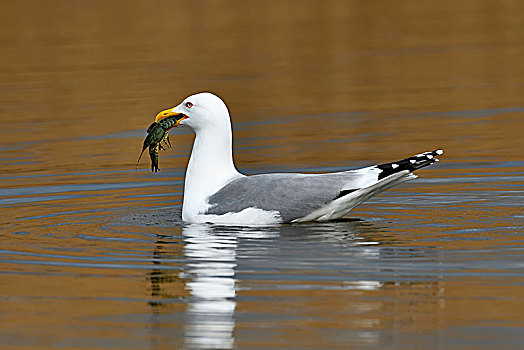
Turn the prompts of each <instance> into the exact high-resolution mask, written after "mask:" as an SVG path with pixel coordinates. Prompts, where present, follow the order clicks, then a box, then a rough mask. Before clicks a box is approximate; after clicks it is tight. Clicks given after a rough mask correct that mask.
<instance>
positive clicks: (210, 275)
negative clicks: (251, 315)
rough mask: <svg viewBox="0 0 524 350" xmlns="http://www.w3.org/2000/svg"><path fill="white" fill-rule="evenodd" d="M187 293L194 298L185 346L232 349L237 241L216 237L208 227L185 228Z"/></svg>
mask: <svg viewBox="0 0 524 350" xmlns="http://www.w3.org/2000/svg"><path fill="white" fill-rule="evenodd" d="M183 232H184V236H185V241H186V246H185V249H184V254H185V256H186V258H187V273H188V274H189V276H190V279H191V281H190V282H187V285H186V286H187V289H188V290H189V291H190V293H191V298H190V300H189V303H188V308H187V319H186V325H185V337H186V345H187V346H188V347H189V348H198V349H210V348H214V349H231V348H233V345H234V338H233V330H234V329H235V321H234V312H235V306H236V301H235V295H236V292H235V267H236V266H237V262H236V251H235V250H236V247H237V238H236V237H235V236H233V235H219V234H215V233H214V232H213V231H212V229H211V228H210V227H208V226H205V225H189V226H187V227H185V228H184V231H183Z"/></svg>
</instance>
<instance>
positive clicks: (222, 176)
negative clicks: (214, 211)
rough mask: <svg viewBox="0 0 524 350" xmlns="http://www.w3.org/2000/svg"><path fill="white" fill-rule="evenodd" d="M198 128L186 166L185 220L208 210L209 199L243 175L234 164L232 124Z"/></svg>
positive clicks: (183, 210)
mask: <svg viewBox="0 0 524 350" xmlns="http://www.w3.org/2000/svg"><path fill="white" fill-rule="evenodd" d="M226 124H227V125H220V126H219V127H208V128H203V129H197V130H195V134H196V137H195V142H194V143H193V151H192V152H191V157H190V159H189V164H188V165H187V171H186V179H185V185H184V204H183V208H182V219H183V220H184V221H188V222H190V221H194V220H192V218H193V217H194V216H195V215H197V214H199V213H202V212H203V211H205V210H206V209H207V205H208V204H207V199H208V198H209V196H211V195H212V194H214V193H215V192H216V191H218V190H219V189H221V188H222V187H224V186H225V185H226V184H228V183H229V182H230V181H232V180H234V179H236V178H238V177H242V176H244V175H242V174H240V173H239V172H238V171H237V169H236V168H235V165H234V163H233V147H232V146H233V141H232V136H231V124H230V123H229V122H228V123H226Z"/></svg>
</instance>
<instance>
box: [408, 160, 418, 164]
mask: <svg viewBox="0 0 524 350" xmlns="http://www.w3.org/2000/svg"><path fill="white" fill-rule="evenodd" d="M409 162H410V163H411V164H415V163H416V162H417V161H416V160H415V159H410V160H409Z"/></svg>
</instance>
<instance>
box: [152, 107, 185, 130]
mask: <svg viewBox="0 0 524 350" xmlns="http://www.w3.org/2000/svg"><path fill="white" fill-rule="evenodd" d="M174 115H176V116H180V119H179V118H178V117H177V122H176V124H175V125H173V127H175V126H178V125H180V122H181V121H182V120H184V119H187V116H186V115H185V114H182V113H176V112H173V107H172V108H168V109H166V110H164V111H162V112H160V113H158V114H157V115H156V117H155V122H159V121H160V120H162V119H165V118H167V117H171V116H174Z"/></svg>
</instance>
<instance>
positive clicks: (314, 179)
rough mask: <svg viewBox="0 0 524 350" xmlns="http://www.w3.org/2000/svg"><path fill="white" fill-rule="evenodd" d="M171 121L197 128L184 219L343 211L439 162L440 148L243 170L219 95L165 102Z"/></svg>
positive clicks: (263, 219)
mask: <svg viewBox="0 0 524 350" xmlns="http://www.w3.org/2000/svg"><path fill="white" fill-rule="evenodd" d="M172 116H175V118H176V120H177V123H176V125H175V126H179V125H180V126H186V127H189V128H191V129H192V130H193V131H194V132H195V140H194V143H193V149H192V151H191V156H190V158H189V162H188V165H187V170H186V176H185V183H184V201H183V204H182V220H184V221H185V222H188V223H213V224H225V225H273V224H281V223H297V222H308V221H328V220H334V219H337V218H341V217H343V216H344V215H346V214H348V212H349V211H351V210H352V209H353V208H354V207H355V206H357V205H359V204H360V203H362V202H364V201H365V200H367V199H369V198H371V197H373V196H375V195H377V194H379V193H381V192H383V191H385V190H387V189H389V188H391V187H393V186H396V185H398V184H401V183H403V182H405V181H408V180H410V179H414V178H416V177H417V176H416V175H415V174H413V171H414V170H416V169H419V168H422V167H425V166H428V165H431V164H433V163H434V162H437V161H438V159H437V158H436V157H437V156H439V155H441V154H442V153H443V151H442V150H440V149H438V150H435V151H430V152H424V153H420V154H417V155H414V156H412V157H409V158H406V159H403V160H399V161H396V162H391V163H384V164H379V165H374V166H368V167H365V168H361V169H356V170H348V171H342V172H333V173H324V174H303V173H270V174H259V175H250V176H246V175H244V174H241V173H240V172H239V171H238V170H237V169H236V167H235V164H234V163H233V147H232V146H233V136H232V131H231V120H230V116H229V111H228V108H227V106H226V104H225V103H224V101H222V99H220V98H219V97H218V96H216V95H214V94H212V93H209V92H202V93H198V94H194V95H191V96H189V97H187V98H186V99H184V100H183V101H182V102H181V103H180V104H179V105H178V106H176V107H173V108H169V109H166V110H164V111H162V112H160V113H158V115H157V116H156V118H155V121H156V122H159V121H160V120H162V119H164V118H167V117H172Z"/></svg>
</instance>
